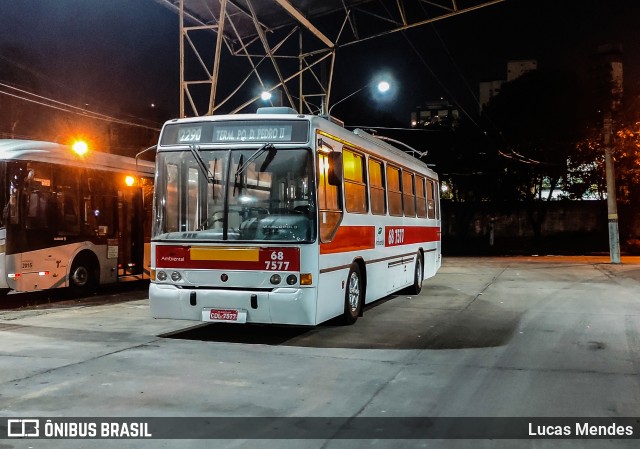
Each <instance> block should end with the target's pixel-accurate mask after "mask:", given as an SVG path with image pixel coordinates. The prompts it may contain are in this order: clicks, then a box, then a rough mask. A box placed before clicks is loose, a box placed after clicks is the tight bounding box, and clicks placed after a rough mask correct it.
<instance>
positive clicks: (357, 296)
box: [343, 263, 363, 325]
mask: <svg viewBox="0 0 640 449" xmlns="http://www.w3.org/2000/svg"><path fill="white" fill-rule="evenodd" d="M362 293H363V286H362V275H361V273H360V267H359V266H358V265H357V264H355V263H354V264H353V265H351V268H349V276H347V288H346V289H345V294H344V314H343V320H344V323H345V324H347V325H350V324H353V323H355V322H356V321H357V320H358V317H359V316H360V312H361V310H362V302H363V301H362V299H363V298H362Z"/></svg>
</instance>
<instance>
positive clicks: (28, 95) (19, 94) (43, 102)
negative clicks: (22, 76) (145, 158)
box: [0, 83, 160, 131]
mask: <svg viewBox="0 0 640 449" xmlns="http://www.w3.org/2000/svg"><path fill="white" fill-rule="evenodd" d="M0 87H3V88H5V89H10V90H11V91H13V93H12V92H8V91H6V90H0V94H2V95H6V96H9V97H13V98H17V99H19V100H23V101H27V102H29V103H34V104H37V105H40V106H45V107H48V108H51V109H56V110H58V111H62V112H67V113H70V114H76V115H80V116H82V117H86V118H91V119H95V120H102V121H106V122H111V123H117V124H120V125H128V126H134V127H138V128H144V129H149V130H152V131H159V130H160V128H159V127H153V126H148V125H143V124H141V123H135V122H131V121H128V120H123V119H120V118H117V117H113V116H110V115H106V114H102V113H100V112H95V111H91V110H88V109H84V108H81V107H78V106H74V105H71V104H68V103H63V102H62V101H58V100H54V99H52V98H48V97H45V96H42V95H38V94H34V93H32V92H29V91H26V90H24V89H19V88H17V87H14V86H11V85H9V84H5V83H0Z"/></svg>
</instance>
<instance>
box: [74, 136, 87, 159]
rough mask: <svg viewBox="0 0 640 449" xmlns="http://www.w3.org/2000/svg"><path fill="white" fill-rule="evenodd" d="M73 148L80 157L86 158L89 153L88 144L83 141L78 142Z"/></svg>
mask: <svg viewBox="0 0 640 449" xmlns="http://www.w3.org/2000/svg"><path fill="white" fill-rule="evenodd" d="M71 148H72V149H73V151H75V152H76V154H78V156H84V155H85V154H86V153H87V151H89V147H88V146H87V142H84V141H82V140H78V141H77V142H75V143H74V144H73V146H72V147H71Z"/></svg>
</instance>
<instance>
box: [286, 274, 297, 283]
mask: <svg viewBox="0 0 640 449" xmlns="http://www.w3.org/2000/svg"><path fill="white" fill-rule="evenodd" d="M297 282H298V278H297V277H296V275H295V274H290V275H289V276H287V284H289V285H295V284H296V283H297Z"/></svg>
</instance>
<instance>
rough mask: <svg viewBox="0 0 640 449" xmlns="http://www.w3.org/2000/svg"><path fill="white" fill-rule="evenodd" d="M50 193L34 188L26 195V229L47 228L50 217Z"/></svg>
mask: <svg viewBox="0 0 640 449" xmlns="http://www.w3.org/2000/svg"><path fill="white" fill-rule="evenodd" d="M49 197H50V195H49V193H48V192H41V191H38V190H35V191H34V190H32V191H31V192H28V193H27V195H26V205H25V206H26V207H25V209H26V214H25V222H24V227H25V229H46V228H47V227H48V221H49V220H48V218H49V213H48V211H49V207H50V205H49Z"/></svg>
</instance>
